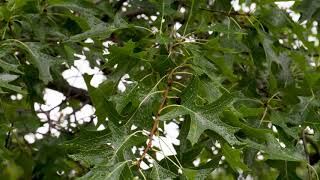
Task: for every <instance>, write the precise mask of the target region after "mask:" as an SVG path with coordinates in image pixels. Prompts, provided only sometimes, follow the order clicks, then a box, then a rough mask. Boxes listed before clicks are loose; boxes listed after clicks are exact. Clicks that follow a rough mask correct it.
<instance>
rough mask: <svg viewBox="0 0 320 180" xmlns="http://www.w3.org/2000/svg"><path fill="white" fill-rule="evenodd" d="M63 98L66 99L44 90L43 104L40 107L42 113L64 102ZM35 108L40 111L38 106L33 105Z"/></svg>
mask: <svg viewBox="0 0 320 180" xmlns="http://www.w3.org/2000/svg"><path fill="white" fill-rule="evenodd" d="M65 98H66V97H65V96H64V95H63V94H62V93H60V92H58V91H55V90H52V89H49V88H46V89H45V90H44V96H43V100H44V102H45V104H42V105H41V109H42V110H44V111H47V110H50V109H52V108H53V107H55V106H58V105H59V104H61V102H62V101H63V100H65ZM35 107H37V109H40V107H39V104H38V105H35Z"/></svg>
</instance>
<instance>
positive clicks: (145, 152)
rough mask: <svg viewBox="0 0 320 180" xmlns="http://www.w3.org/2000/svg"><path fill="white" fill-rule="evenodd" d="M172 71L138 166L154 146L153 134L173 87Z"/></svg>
mask: <svg viewBox="0 0 320 180" xmlns="http://www.w3.org/2000/svg"><path fill="white" fill-rule="evenodd" d="M172 73H173V71H171V72H170V74H169V76H168V81H167V88H166V89H165V90H164V92H163V100H162V103H161V104H160V106H159V109H158V112H157V115H156V118H155V119H154V122H153V126H152V129H151V131H150V134H149V139H148V140H149V142H148V144H147V147H146V148H145V149H144V151H143V153H142V155H141V157H140V159H139V160H138V162H137V166H138V168H140V164H141V162H142V160H143V159H144V158H145V156H146V155H147V152H148V151H149V149H150V148H151V146H152V139H153V136H154V134H155V133H156V132H157V129H158V125H159V121H160V113H161V110H162V109H163V107H164V106H165V105H166V104H167V100H168V94H169V92H170V90H171V87H172V83H173V80H172V78H171V77H172Z"/></svg>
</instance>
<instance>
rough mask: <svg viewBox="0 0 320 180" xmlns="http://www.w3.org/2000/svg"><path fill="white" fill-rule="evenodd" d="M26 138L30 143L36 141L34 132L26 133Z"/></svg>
mask: <svg viewBox="0 0 320 180" xmlns="http://www.w3.org/2000/svg"><path fill="white" fill-rule="evenodd" d="M24 139H25V140H26V141H27V142H28V143H29V144H32V143H34V142H35V141H36V137H35V135H34V134H32V133H29V134H26V135H24Z"/></svg>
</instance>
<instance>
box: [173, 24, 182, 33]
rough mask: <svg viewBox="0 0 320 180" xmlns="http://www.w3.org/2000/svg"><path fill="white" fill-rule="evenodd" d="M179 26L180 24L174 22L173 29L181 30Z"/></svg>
mask: <svg viewBox="0 0 320 180" xmlns="http://www.w3.org/2000/svg"><path fill="white" fill-rule="evenodd" d="M181 26H182V24H181V23H180V22H176V23H175V24H174V26H173V29H174V30H176V31H177V30H179V29H180V28H181Z"/></svg>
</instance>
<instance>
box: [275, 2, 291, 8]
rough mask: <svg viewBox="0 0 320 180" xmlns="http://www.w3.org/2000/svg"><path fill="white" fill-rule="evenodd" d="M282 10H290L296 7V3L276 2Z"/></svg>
mask: <svg viewBox="0 0 320 180" xmlns="http://www.w3.org/2000/svg"><path fill="white" fill-rule="evenodd" d="M274 3H275V4H276V5H277V6H278V7H279V8H280V9H289V8H291V7H292V6H293V5H294V1H277V2H274Z"/></svg>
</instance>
